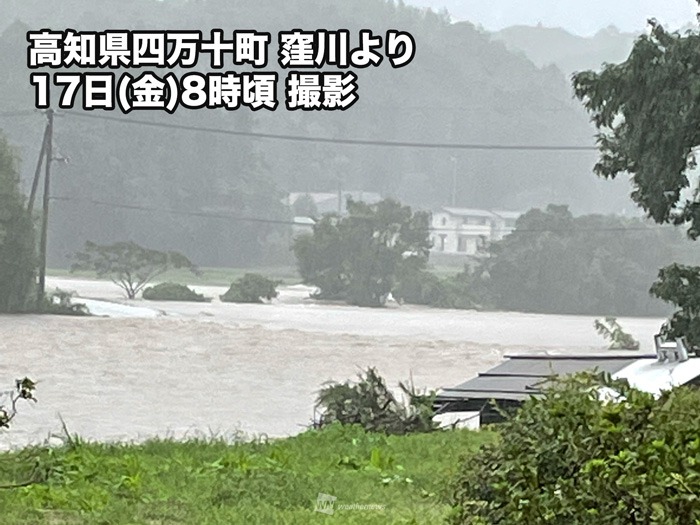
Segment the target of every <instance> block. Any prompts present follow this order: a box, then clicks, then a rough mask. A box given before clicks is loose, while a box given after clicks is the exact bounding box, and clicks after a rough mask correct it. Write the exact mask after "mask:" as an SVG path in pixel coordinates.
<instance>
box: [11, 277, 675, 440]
mask: <svg viewBox="0 0 700 525" xmlns="http://www.w3.org/2000/svg"><path fill="white" fill-rule="evenodd" d="M49 284H51V285H53V286H59V287H61V288H62V289H68V290H76V291H77V292H78V293H79V294H80V295H81V296H82V297H89V298H94V299H104V300H108V301H120V295H119V290H118V289H117V288H116V287H114V285H112V284H111V283H105V282H98V281H78V280H68V279H50V280H49ZM198 291H200V292H202V293H205V294H206V295H209V296H212V297H214V296H217V295H218V294H220V293H223V292H224V291H225V290H224V289H223V288H216V287H201V288H198ZM121 302H124V301H121ZM129 304H131V305H136V306H138V307H140V308H141V309H140V310H133V311H132V310H125V309H123V308H122V309H123V310H124V312H123V314H124V315H122V313H120V310H119V308H120V307H118V306H117V307H114V308H113V309H112V310H110V315H115V317H109V318H99V317H90V318H75V317H54V316H35V315H25V316H0V355H2V359H1V360H0V381H2V384H0V388H2V387H5V386H6V385H7V386H11V384H12V382H13V380H14V379H15V378H17V377H21V376H24V375H26V376H29V377H31V378H33V379H34V380H36V381H37V382H38V390H37V397H38V398H39V403H37V404H35V405H31V406H24V405H21V406H20V410H21V413H20V414H19V416H18V417H17V419H16V421H15V425H14V426H13V428H12V430H11V431H9V432H4V433H3V434H1V435H0V447H3V448H6V447H8V446H21V445H25V444H27V443H32V442H39V441H42V440H44V439H46V438H47V436H49V434H50V433H57V432H59V431H60V428H61V424H60V420H59V417H58V414H60V415H61V417H62V418H63V419H64V420H65V422H66V425H67V427H68V429H69V430H70V431H71V432H72V433H78V434H80V435H81V436H83V437H85V438H89V439H99V440H139V439H144V438H148V437H152V436H156V435H159V436H174V437H182V436H186V435H190V436H193V435H210V434H211V433H216V434H219V435H229V436H233V435H235V434H236V433H237V432H243V433H245V434H247V435H253V434H255V435H257V434H266V435H269V436H284V435H289V434H294V433H297V432H299V431H301V430H303V428H304V426H305V425H306V424H308V422H309V421H310V419H311V417H312V416H313V405H314V399H315V392H316V391H317V390H318V388H319V387H320V386H321V385H322V384H323V383H324V382H325V381H327V380H331V379H334V380H345V379H349V378H352V377H354V376H355V375H356V374H357V372H359V371H360V370H361V369H363V368H366V367H368V366H375V367H377V368H378V369H379V371H380V373H382V374H383V375H384V376H385V377H386V378H387V379H388V381H389V382H390V384H392V385H395V384H396V383H397V382H398V381H400V380H405V379H408V378H409V376H412V377H413V380H414V383H415V384H416V386H418V387H421V388H430V389H438V388H441V387H446V386H453V385H455V384H457V383H459V382H462V381H464V380H465V379H468V378H469V377H472V376H474V375H476V374H477V373H478V372H480V371H484V370H486V369H488V368H490V367H491V366H493V365H494V364H496V363H497V362H499V360H501V359H502V357H503V355H504V354H507V353H530V352H540V351H549V352H600V351H604V349H605V345H604V344H603V342H602V340H601V339H600V338H599V336H598V335H597V334H596V333H595V331H594V329H593V318H589V317H577V316H548V315H531V314H519V313H476V312H466V311H451V310H431V309H427V308H419V307H406V306H402V307H399V306H394V307H390V308H386V309H379V310H373V309H361V308H352V307H345V306H339V305H328V304H316V303H314V302H313V301H310V300H308V290H307V289H304V288H302V287H291V288H287V289H284V290H283V291H282V294H281V296H280V299H279V300H278V301H277V302H275V304H271V305H234V304H222V303H220V302H218V300H216V301H214V302H212V303H209V304H192V303H161V302H159V303H153V302H144V301H132V302H130V303H129ZM144 307H145V308H148V309H149V310H147V312H150V314H152V315H150V316H144V315H142V314H143V312H144V310H143V308H144ZM133 312H138V315H135V316H132V317H127V316H126V315H128V314H129V313H133ZM620 322H621V323H622V325H623V326H624V327H625V328H626V329H627V330H628V331H630V332H632V333H633V335H634V336H635V337H637V338H638V339H640V340H641V341H642V351H646V352H649V351H651V350H652V348H651V346H652V342H653V341H652V336H653V334H654V333H656V331H658V328H659V326H660V324H661V320H660V319H621V320H620Z"/></svg>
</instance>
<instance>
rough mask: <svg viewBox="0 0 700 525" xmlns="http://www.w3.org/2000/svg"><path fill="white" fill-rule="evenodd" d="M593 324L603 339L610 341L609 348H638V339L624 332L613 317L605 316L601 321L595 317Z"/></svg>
mask: <svg viewBox="0 0 700 525" xmlns="http://www.w3.org/2000/svg"><path fill="white" fill-rule="evenodd" d="M593 326H595V329H596V332H598V333H599V334H600V335H602V336H603V338H604V339H605V340H607V341H610V347H609V348H610V350H639V341H637V340H636V339H635V338H634V337H632V335H630V334H628V333H627V332H625V331H624V330H623V328H622V326H620V323H618V322H617V319H615V318H614V317H606V318H605V319H604V320H602V321H601V320H599V319H596V321H595V322H594V323H593Z"/></svg>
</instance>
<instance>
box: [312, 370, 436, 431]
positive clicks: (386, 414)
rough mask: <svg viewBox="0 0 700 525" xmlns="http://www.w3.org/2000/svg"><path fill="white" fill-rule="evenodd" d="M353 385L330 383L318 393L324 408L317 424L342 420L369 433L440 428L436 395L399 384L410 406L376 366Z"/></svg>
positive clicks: (342, 422) (344, 423)
mask: <svg viewBox="0 0 700 525" xmlns="http://www.w3.org/2000/svg"><path fill="white" fill-rule="evenodd" d="M358 377H359V381H358V382H357V383H356V384H354V385H352V384H350V383H349V382H345V383H334V382H331V383H328V384H327V385H326V386H325V387H324V388H322V389H321V390H320V391H319V393H318V398H317V401H316V407H317V408H320V409H321V410H322V412H321V415H320V417H319V418H318V419H317V420H316V421H314V426H315V427H317V428H323V427H325V426H327V425H330V424H333V423H335V422H338V423H340V424H343V425H360V426H362V427H363V428H364V429H365V430H366V431H368V432H383V433H385V434H399V435H401V434H409V433H412V432H430V431H432V430H435V429H436V428H437V425H436V424H435V423H434V422H433V400H434V395H433V394H432V393H431V394H428V395H426V394H420V393H417V392H416V390H415V388H414V387H413V385H406V384H404V383H399V387H400V388H401V390H402V391H403V392H404V394H405V395H406V396H407V397H408V405H406V404H404V403H401V402H400V401H399V400H397V399H396V397H395V396H394V394H392V392H391V391H390V390H389V389H388V388H387V386H386V382H385V381H384V379H383V378H382V377H381V376H380V375H379V374H378V373H377V370H376V369H374V368H369V369H367V371H366V372H365V374H364V375H362V374H360V375H359V376H358Z"/></svg>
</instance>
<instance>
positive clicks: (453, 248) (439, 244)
mask: <svg viewBox="0 0 700 525" xmlns="http://www.w3.org/2000/svg"><path fill="white" fill-rule="evenodd" d="M520 215H521V214H520V213H517V212H510V211H489V210H479V209H471V208H450V207H445V208H442V209H440V210H439V211H436V212H433V223H432V241H433V250H432V251H433V253H443V254H446V255H461V256H472V257H473V256H477V255H480V254H481V253H483V250H484V249H485V248H486V247H487V246H488V244H489V243H492V242H496V241H500V240H501V239H503V237H505V236H506V235H508V234H509V233H511V232H512V231H513V230H515V222H516V220H517V219H518V217H520Z"/></svg>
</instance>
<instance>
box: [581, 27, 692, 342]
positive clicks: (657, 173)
mask: <svg viewBox="0 0 700 525" xmlns="http://www.w3.org/2000/svg"><path fill="white" fill-rule="evenodd" d="M650 25H651V31H650V33H649V35H646V36H643V37H641V38H640V39H639V40H638V41H637V42H636V44H635V46H634V49H633V50H632V53H631V54H630V57H629V58H628V59H627V60H626V61H625V62H622V63H621V64H614V65H607V66H606V67H604V68H603V71H602V72H600V73H594V72H591V71H587V72H583V73H579V74H577V75H574V79H573V80H574V88H575V90H576V95H577V96H578V97H579V98H580V99H581V100H582V101H583V102H584V105H585V106H586V108H587V109H588V110H589V112H590V113H591V114H592V118H593V122H594V123H595V125H596V126H597V128H598V130H599V132H600V133H599V135H598V143H599V146H600V152H601V158H600V160H599V162H598V163H597V164H596V168H595V170H596V172H597V173H598V174H599V175H600V176H602V177H606V178H612V179H614V178H615V177H617V176H618V175H620V174H630V175H631V176H632V182H633V184H634V188H635V189H634V192H633V193H632V199H633V200H634V201H635V202H636V203H637V204H638V205H639V206H640V207H642V208H643V209H644V210H645V211H646V212H647V214H648V215H649V216H650V217H652V218H653V219H654V220H655V221H656V222H659V223H673V224H676V225H679V226H680V225H685V226H687V228H688V229H687V232H688V236H689V237H690V238H691V239H693V240H696V239H698V238H700V177H699V176H698V174H697V172H696V171H695V172H694V171H693V170H694V168H695V167H696V159H695V151H696V149H697V147H698V146H700V32H698V31H697V30H696V31H692V32H688V33H687V34H685V35H681V34H679V33H669V32H667V31H666V30H665V29H664V28H663V27H662V26H661V25H659V24H658V23H657V22H656V21H653V20H652V21H651V22H650ZM699 260H700V253H699V252H697V251H696V252H695V257H694V258H693V262H694V263H695V262H697V261H699ZM698 272H700V267H684V266H678V265H673V266H670V267H668V268H665V269H663V270H661V272H660V274H659V280H658V281H657V282H656V283H655V284H654V286H653V288H652V290H651V292H652V293H653V294H655V295H656V296H657V297H659V298H661V299H663V300H664V301H667V302H669V303H672V304H675V305H677V306H679V307H680V310H679V311H678V312H676V313H675V314H674V316H673V317H672V318H671V320H670V322H669V324H668V325H667V326H666V327H664V332H665V333H666V335H669V336H674V337H678V336H681V335H685V336H687V337H688V338H689V339H690V341H691V344H692V345H694V346H697V347H700V335H698V334H700V310H699V309H698V300H697V294H698V293H699V291H700V290H698V286H699V283H698V281H697V278H696V276H697V274H698Z"/></svg>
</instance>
